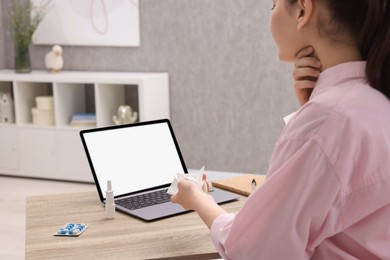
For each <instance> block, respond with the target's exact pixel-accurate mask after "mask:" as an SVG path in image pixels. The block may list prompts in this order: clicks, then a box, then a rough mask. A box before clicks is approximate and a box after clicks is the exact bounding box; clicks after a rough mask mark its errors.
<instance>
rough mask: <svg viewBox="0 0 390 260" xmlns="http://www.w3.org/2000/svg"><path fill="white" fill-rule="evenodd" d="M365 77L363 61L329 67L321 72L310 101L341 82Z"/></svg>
mask: <svg viewBox="0 0 390 260" xmlns="http://www.w3.org/2000/svg"><path fill="white" fill-rule="evenodd" d="M366 77H367V76H366V62H365V61H353V62H347V63H342V64H338V65H336V66H333V67H330V68H328V69H326V70H324V71H323V72H321V74H320V76H319V78H318V80H317V83H316V85H315V87H314V90H313V93H312V94H311V96H310V99H311V98H313V97H315V96H317V95H318V94H320V93H322V92H323V91H325V90H326V89H327V88H329V87H332V86H336V85H338V84H339V83H341V82H345V81H348V80H350V79H353V78H366Z"/></svg>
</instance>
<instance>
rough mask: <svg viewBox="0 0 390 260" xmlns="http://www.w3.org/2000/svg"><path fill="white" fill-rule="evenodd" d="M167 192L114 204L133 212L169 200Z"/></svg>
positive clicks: (125, 199)
mask: <svg viewBox="0 0 390 260" xmlns="http://www.w3.org/2000/svg"><path fill="white" fill-rule="evenodd" d="M167 190H168V189H163V190H158V191H153V192H149V193H143V194H140V195H136V196H132V197H127V198H123V199H119V200H115V204H118V205H119V206H122V207H124V208H127V209H129V210H135V209H140V208H145V207H148V206H153V205H157V204H161V203H165V202H168V201H170V200H171V196H170V195H169V194H168V193H167Z"/></svg>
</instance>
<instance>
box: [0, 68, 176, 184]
mask: <svg viewBox="0 0 390 260" xmlns="http://www.w3.org/2000/svg"><path fill="white" fill-rule="evenodd" d="M0 92H2V93H9V94H10V99H11V100H12V110H13V118H14V122H13V123H1V121H0V143H2V145H1V146H0V156H1V157H2V158H0V173H6V174H11V175H19V176H30V177H38V178H49V179H63V180H75V181H91V182H92V181H93V180H92V174H91V173H90V169H89V166H88V163H87V160H86V157H85V154H84V150H83V148H82V146H81V141H80V137H79V132H80V130H82V129H86V128H91V127H94V126H85V127H84V126H71V125H70V124H71V119H72V116H73V115H75V114H81V113H94V114H95V115H96V127H104V126H110V125H114V122H113V116H114V115H117V111H118V107H119V106H121V105H130V106H131V108H132V109H133V110H134V111H136V112H137V113H138V121H148V120H155V119H161V118H169V114H170V111H169V86H168V74H167V73H128V72H81V71H65V72H61V73H49V72H46V71H33V72H32V73H26V74H18V73H15V72H14V71H10V70H2V71H0ZM42 96H44V97H48V96H49V97H52V100H53V101H52V103H53V105H52V107H51V108H50V109H48V108H47V107H45V109H43V110H42V106H41V107H40V106H39V105H38V104H37V97H42ZM33 109H34V113H35V116H33V114H32V110H33ZM35 109H38V112H39V113H38V115H39V116H46V115H49V116H51V115H52V117H50V118H51V119H52V122H51V121H50V120H48V121H45V120H43V121H39V120H37V110H35ZM0 114H1V113H0ZM40 119H41V117H40ZM34 122H35V123H40V124H34ZM42 122H44V123H45V122H48V123H49V124H48V125H47V124H44V125H43V124H42ZM3 144H4V145H3Z"/></svg>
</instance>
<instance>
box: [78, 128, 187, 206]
mask: <svg viewBox="0 0 390 260" xmlns="http://www.w3.org/2000/svg"><path fill="white" fill-rule="evenodd" d="M83 138H84V142H85V143H84V145H85V146H86V148H87V150H88V154H89V158H90V163H92V165H93V168H94V172H95V176H96V178H97V180H98V183H99V184H100V188H101V190H102V191H103V196H105V194H104V191H105V190H106V189H107V187H106V185H107V180H111V183H112V188H113V190H114V194H115V196H119V195H123V194H128V193H132V192H137V191H140V190H145V189H150V188H153V187H157V186H161V185H165V184H170V183H171V182H172V180H173V178H174V176H176V173H178V172H181V173H183V172H184V171H186V168H185V165H184V163H182V161H181V158H180V156H181V155H179V154H180V152H178V150H177V148H176V145H175V142H174V137H172V134H171V132H170V128H169V126H168V123H167V122H162V123H155V124H146V125H140V126H128V127H119V128H115V127H114V128H108V129H107V130H103V131H93V130H92V131H86V133H84V134H83ZM104 199H105V198H104Z"/></svg>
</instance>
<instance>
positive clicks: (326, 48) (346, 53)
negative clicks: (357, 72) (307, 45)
mask: <svg viewBox="0 0 390 260" xmlns="http://www.w3.org/2000/svg"><path fill="white" fill-rule="evenodd" d="M313 48H314V50H315V52H314V55H315V56H316V57H317V58H318V59H319V60H320V61H321V64H322V68H321V70H322V71H323V70H325V69H327V68H330V67H333V66H335V65H337V64H341V63H346V62H351V61H361V60H363V58H362V56H361V54H360V51H359V48H358V47H357V45H355V44H348V43H344V42H334V41H333V42H329V41H318V42H317V43H314V44H313Z"/></svg>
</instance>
